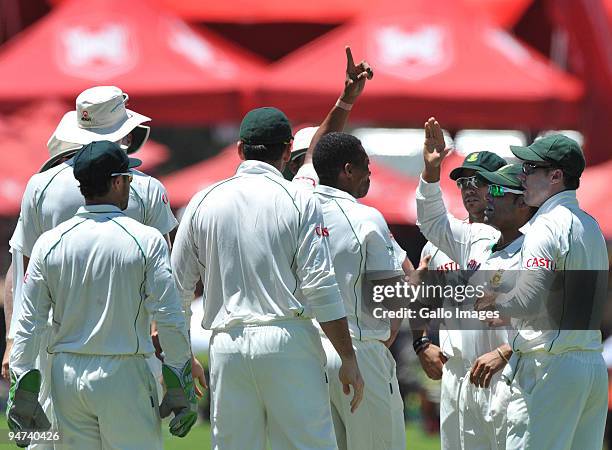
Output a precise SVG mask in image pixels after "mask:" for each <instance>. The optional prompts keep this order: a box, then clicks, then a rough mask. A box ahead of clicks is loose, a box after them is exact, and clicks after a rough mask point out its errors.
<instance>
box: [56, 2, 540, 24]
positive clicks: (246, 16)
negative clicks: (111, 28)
mask: <svg viewBox="0 0 612 450" xmlns="http://www.w3.org/2000/svg"><path fill="white" fill-rule="evenodd" d="M49 1H50V3H52V4H59V3H62V1H64V0H49ZM154 1H155V2H156V3H158V4H159V5H162V6H163V7H165V8H167V9H169V10H172V11H173V12H174V13H175V14H177V15H179V16H181V17H182V18H184V19H186V20H191V21H199V22H228V23H230V22H237V23H240V22H243V23H262V22H312V23H341V22H344V21H346V20H348V19H351V18H353V17H354V16H355V15H358V14H359V13H361V12H364V11H367V10H368V9H370V8H372V7H373V6H375V5H376V4H377V3H378V0H310V1H307V2H288V1H286V0H265V1H262V0H227V1H222V2H202V0H179V1H177V0H154ZM532 1H533V0H466V3H467V4H468V5H469V6H472V7H474V8H478V9H480V10H482V11H483V12H484V13H485V14H486V15H487V16H490V17H491V19H492V20H493V21H494V22H495V23H496V24H498V25H500V26H503V27H511V26H512V25H514V23H515V22H516V21H517V20H518V18H519V17H520V15H521V14H522V13H523V12H524V11H525V9H526V8H527V7H528V6H529V4H531V2H532Z"/></svg>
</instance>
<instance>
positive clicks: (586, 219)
mask: <svg viewBox="0 0 612 450" xmlns="http://www.w3.org/2000/svg"><path fill="white" fill-rule="evenodd" d="M521 232H522V233H523V234H524V235H525V242H524V244H523V249H522V253H521V259H520V267H521V270H522V272H521V274H520V278H519V280H518V281H517V283H516V288H515V289H513V290H512V291H511V292H509V293H507V294H505V295H500V296H499V297H498V298H497V300H496V303H497V309H498V310H500V311H501V312H502V313H505V314H509V315H512V316H513V317H518V318H522V319H524V322H523V326H522V327H520V328H522V329H521V330H520V331H519V333H518V335H517V336H516V338H515V339H513V342H512V346H513V348H514V350H515V351H518V352H523V353H525V352H532V351H547V352H550V353H562V352H564V351H568V350H594V351H601V349H602V344H601V332H600V331H599V330H560V329H546V330H542V329H538V328H537V325H536V326H534V322H532V318H534V317H535V316H536V315H537V314H538V312H539V311H540V310H541V308H542V303H543V302H544V300H545V298H546V296H547V295H546V294H547V293H548V292H546V293H542V291H541V289H537V288H536V289H534V288H533V287H534V286H536V287H537V286H539V285H540V284H541V280H542V279H543V278H542V277H543V276H544V275H545V274H546V272H550V271H577V270H592V271H599V272H598V273H600V274H602V275H606V273H605V272H607V270H608V252H607V249H606V242H605V239H604V237H603V234H602V233H601V229H600V228H599V224H598V223H597V221H596V220H595V219H593V218H592V217H591V216H589V215H588V214H587V213H585V212H584V211H583V210H581V209H580V207H579V205H578V200H577V199H576V191H563V192H560V193H558V194H556V195H553V196H552V197H550V198H549V199H548V200H546V201H545V202H544V203H543V204H542V206H540V208H539V209H538V212H537V213H536V214H535V215H534V216H533V217H532V218H531V220H530V221H529V222H527V223H526V224H525V225H524V226H523V227H522V228H521ZM604 278H605V279H604ZM597 282H598V283H602V284H604V286H603V287H604V288H605V283H607V276H603V277H599V279H598V280H597ZM589 288H590V286H589ZM549 300H550V299H549ZM552 300H553V301H554V300H555V299H552ZM572 300H573V301H576V300H579V299H572ZM558 301H563V302H566V301H568V299H566V298H559V299H558Z"/></svg>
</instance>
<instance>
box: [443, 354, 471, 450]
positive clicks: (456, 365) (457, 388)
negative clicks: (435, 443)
mask: <svg viewBox="0 0 612 450" xmlns="http://www.w3.org/2000/svg"><path fill="white" fill-rule="evenodd" d="M469 367H470V365H469V362H468V361H465V360H464V359H463V358H460V357H457V356H451V357H450V358H448V360H447V361H446V363H445V364H444V366H443V367H442V384H441V387H440V440H441V448H442V450H461V448H462V447H461V429H460V422H459V408H460V405H459V398H460V396H461V386H462V384H463V380H464V378H465V375H466V370H469ZM468 381H469V380H468Z"/></svg>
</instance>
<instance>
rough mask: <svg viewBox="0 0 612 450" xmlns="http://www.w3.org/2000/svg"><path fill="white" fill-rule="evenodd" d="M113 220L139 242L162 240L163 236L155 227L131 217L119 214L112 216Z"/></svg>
mask: <svg viewBox="0 0 612 450" xmlns="http://www.w3.org/2000/svg"><path fill="white" fill-rule="evenodd" d="M113 220H114V221H115V222H116V223H117V224H118V225H120V226H121V228H123V230H124V231H125V232H126V233H127V234H128V235H130V236H131V237H132V238H133V239H134V240H135V241H137V242H139V243H147V242H155V241H158V240H160V241H164V237H163V236H162V234H161V232H160V231H159V230H158V229H157V228H155V227H151V226H149V225H145V224H143V223H141V222H139V221H137V220H135V219H132V218H131V217H128V216H126V215H119V216H117V217H114V218H113Z"/></svg>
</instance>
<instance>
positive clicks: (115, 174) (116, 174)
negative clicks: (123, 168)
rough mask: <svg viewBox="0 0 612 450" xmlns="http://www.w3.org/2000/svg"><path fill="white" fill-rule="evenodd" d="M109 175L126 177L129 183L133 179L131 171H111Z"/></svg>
mask: <svg viewBox="0 0 612 450" xmlns="http://www.w3.org/2000/svg"><path fill="white" fill-rule="evenodd" d="M111 177H128V179H129V180H130V183H131V182H132V180H133V179H134V174H133V173H132V172H117V173H111Z"/></svg>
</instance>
